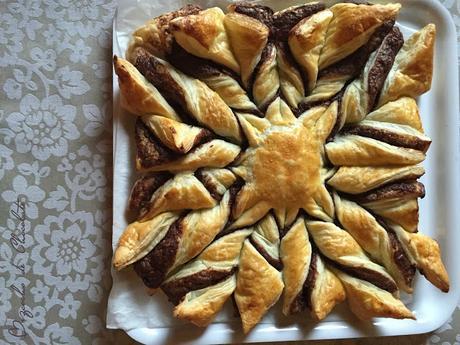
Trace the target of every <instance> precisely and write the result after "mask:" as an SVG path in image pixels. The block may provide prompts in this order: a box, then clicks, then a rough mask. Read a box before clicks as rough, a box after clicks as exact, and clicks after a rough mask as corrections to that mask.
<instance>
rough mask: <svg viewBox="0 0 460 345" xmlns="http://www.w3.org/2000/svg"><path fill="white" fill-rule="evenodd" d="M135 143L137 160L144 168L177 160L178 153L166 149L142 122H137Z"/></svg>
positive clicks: (138, 120)
mask: <svg viewBox="0 0 460 345" xmlns="http://www.w3.org/2000/svg"><path fill="white" fill-rule="evenodd" d="M135 141H136V153H137V159H138V161H139V162H140V165H141V166H142V168H150V167H153V166H156V165H159V164H162V163H165V162H170V161H172V160H174V159H176V158H177V156H178V155H177V153H175V152H173V151H171V150H170V149H168V148H166V147H164V146H163V145H161V144H160V143H158V141H157V140H156V139H155V136H154V135H153V133H151V131H150V130H149V129H148V128H147V126H146V125H145V124H144V123H143V122H142V120H141V119H139V118H138V119H137V120H136V125H135Z"/></svg>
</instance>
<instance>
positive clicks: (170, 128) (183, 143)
mask: <svg viewBox="0 0 460 345" xmlns="http://www.w3.org/2000/svg"><path fill="white" fill-rule="evenodd" d="M142 121H143V122H144V123H145V124H146V125H147V127H149V128H150V129H151V130H152V131H153V133H155V136H156V137H157V138H158V139H159V140H160V141H161V143H162V144H163V145H165V146H166V147H167V148H169V149H171V150H173V151H175V152H178V153H182V154H184V153H187V152H189V151H190V150H191V149H192V148H193V147H195V146H197V145H198V144H200V143H201V142H203V141H205V140H206V139H207V138H209V137H210V136H211V132H209V131H208V130H206V129H203V128H200V127H196V126H190V125H187V124H185V123H181V122H177V121H175V120H171V119H168V118H166V117H162V116H155V115H146V116H143V117H142Z"/></svg>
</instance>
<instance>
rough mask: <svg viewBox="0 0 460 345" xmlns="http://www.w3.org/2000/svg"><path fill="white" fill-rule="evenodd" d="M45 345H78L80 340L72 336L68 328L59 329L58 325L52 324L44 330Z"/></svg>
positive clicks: (71, 330)
mask: <svg viewBox="0 0 460 345" xmlns="http://www.w3.org/2000/svg"><path fill="white" fill-rule="evenodd" d="M44 338H45V339H46V340H47V342H45V344H46V343H47V344H55V345H61V344H62V345H64V344H69V345H80V344H81V343H80V340H78V339H77V338H76V337H74V336H73V329H72V328H70V327H61V326H60V325H59V324H58V323H53V324H51V325H49V326H48V327H47V328H46V329H45V334H44Z"/></svg>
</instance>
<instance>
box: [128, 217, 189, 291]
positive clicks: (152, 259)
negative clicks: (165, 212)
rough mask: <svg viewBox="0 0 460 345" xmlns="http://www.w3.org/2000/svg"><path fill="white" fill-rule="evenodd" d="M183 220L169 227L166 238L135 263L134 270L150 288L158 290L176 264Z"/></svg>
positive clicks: (180, 219)
mask: <svg viewBox="0 0 460 345" xmlns="http://www.w3.org/2000/svg"><path fill="white" fill-rule="evenodd" d="M182 219H183V217H181V218H179V219H178V220H176V221H175V222H174V223H173V224H172V225H171V226H170V227H169V230H168V232H167V233H166V235H165V237H164V238H163V239H162V240H161V241H160V242H159V243H158V244H157V246H156V247H155V248H153V249H152V250H151V251H150V253H148V254H147V255H146V256H144V257H143V258H142V259H140V260H139V261H137V262H136V263H134V270H135V271H136V273H137V274H138V275H139V277H141V278H142V281H143V282H144V284H145V285H146V286H147V287H149V288H153V289H156V288H158V287H159V286H160V285H161V283H162V282H163V280H164V279H165V278H166V274H167V273H168V270H169V269H170V267H171V266H172V265H173V264H174V261H175V259H176V253H177V250H178V247H179V240H180V238H181V236H182V231H183V228H182Z"/></svg>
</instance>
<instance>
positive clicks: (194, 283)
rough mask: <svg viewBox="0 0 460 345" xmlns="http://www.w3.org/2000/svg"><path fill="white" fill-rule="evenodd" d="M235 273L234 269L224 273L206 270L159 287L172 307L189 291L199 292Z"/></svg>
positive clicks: (211, 269)
mask: <svg viewBox="0 0 460 345" xmlns="http://www.w3.org/2000/svg"><path fill="white" fill-rule="evenodd" d="M235 271H236V268H235V267H233V268H231V269H229V270H225V271H221V270H216V269H213V268H207V269H205V270H203V271H199V272H196V273H193V274H191V275H189V276H186V277H183V278H179V279H175V280H172V281H170V282H167V283H164V284H163V285H161V289H162V290H163V291H164V293H165V294H166V296H168V300H169V301H170V302H171V303H173V304H174V305H177V304H179V303H180V302H181V300H182V299H183V298H184V297H185V295H186V294H187V293H189V292H190V291H195V290H200V289H204V288H206V287H208V286H212V285H215V284H218V283H220V282H221V281H223V280H225V279H227V278H228V277H230V276H231V275H232V274H233V273H234V272H235Z"/></svg>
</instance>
